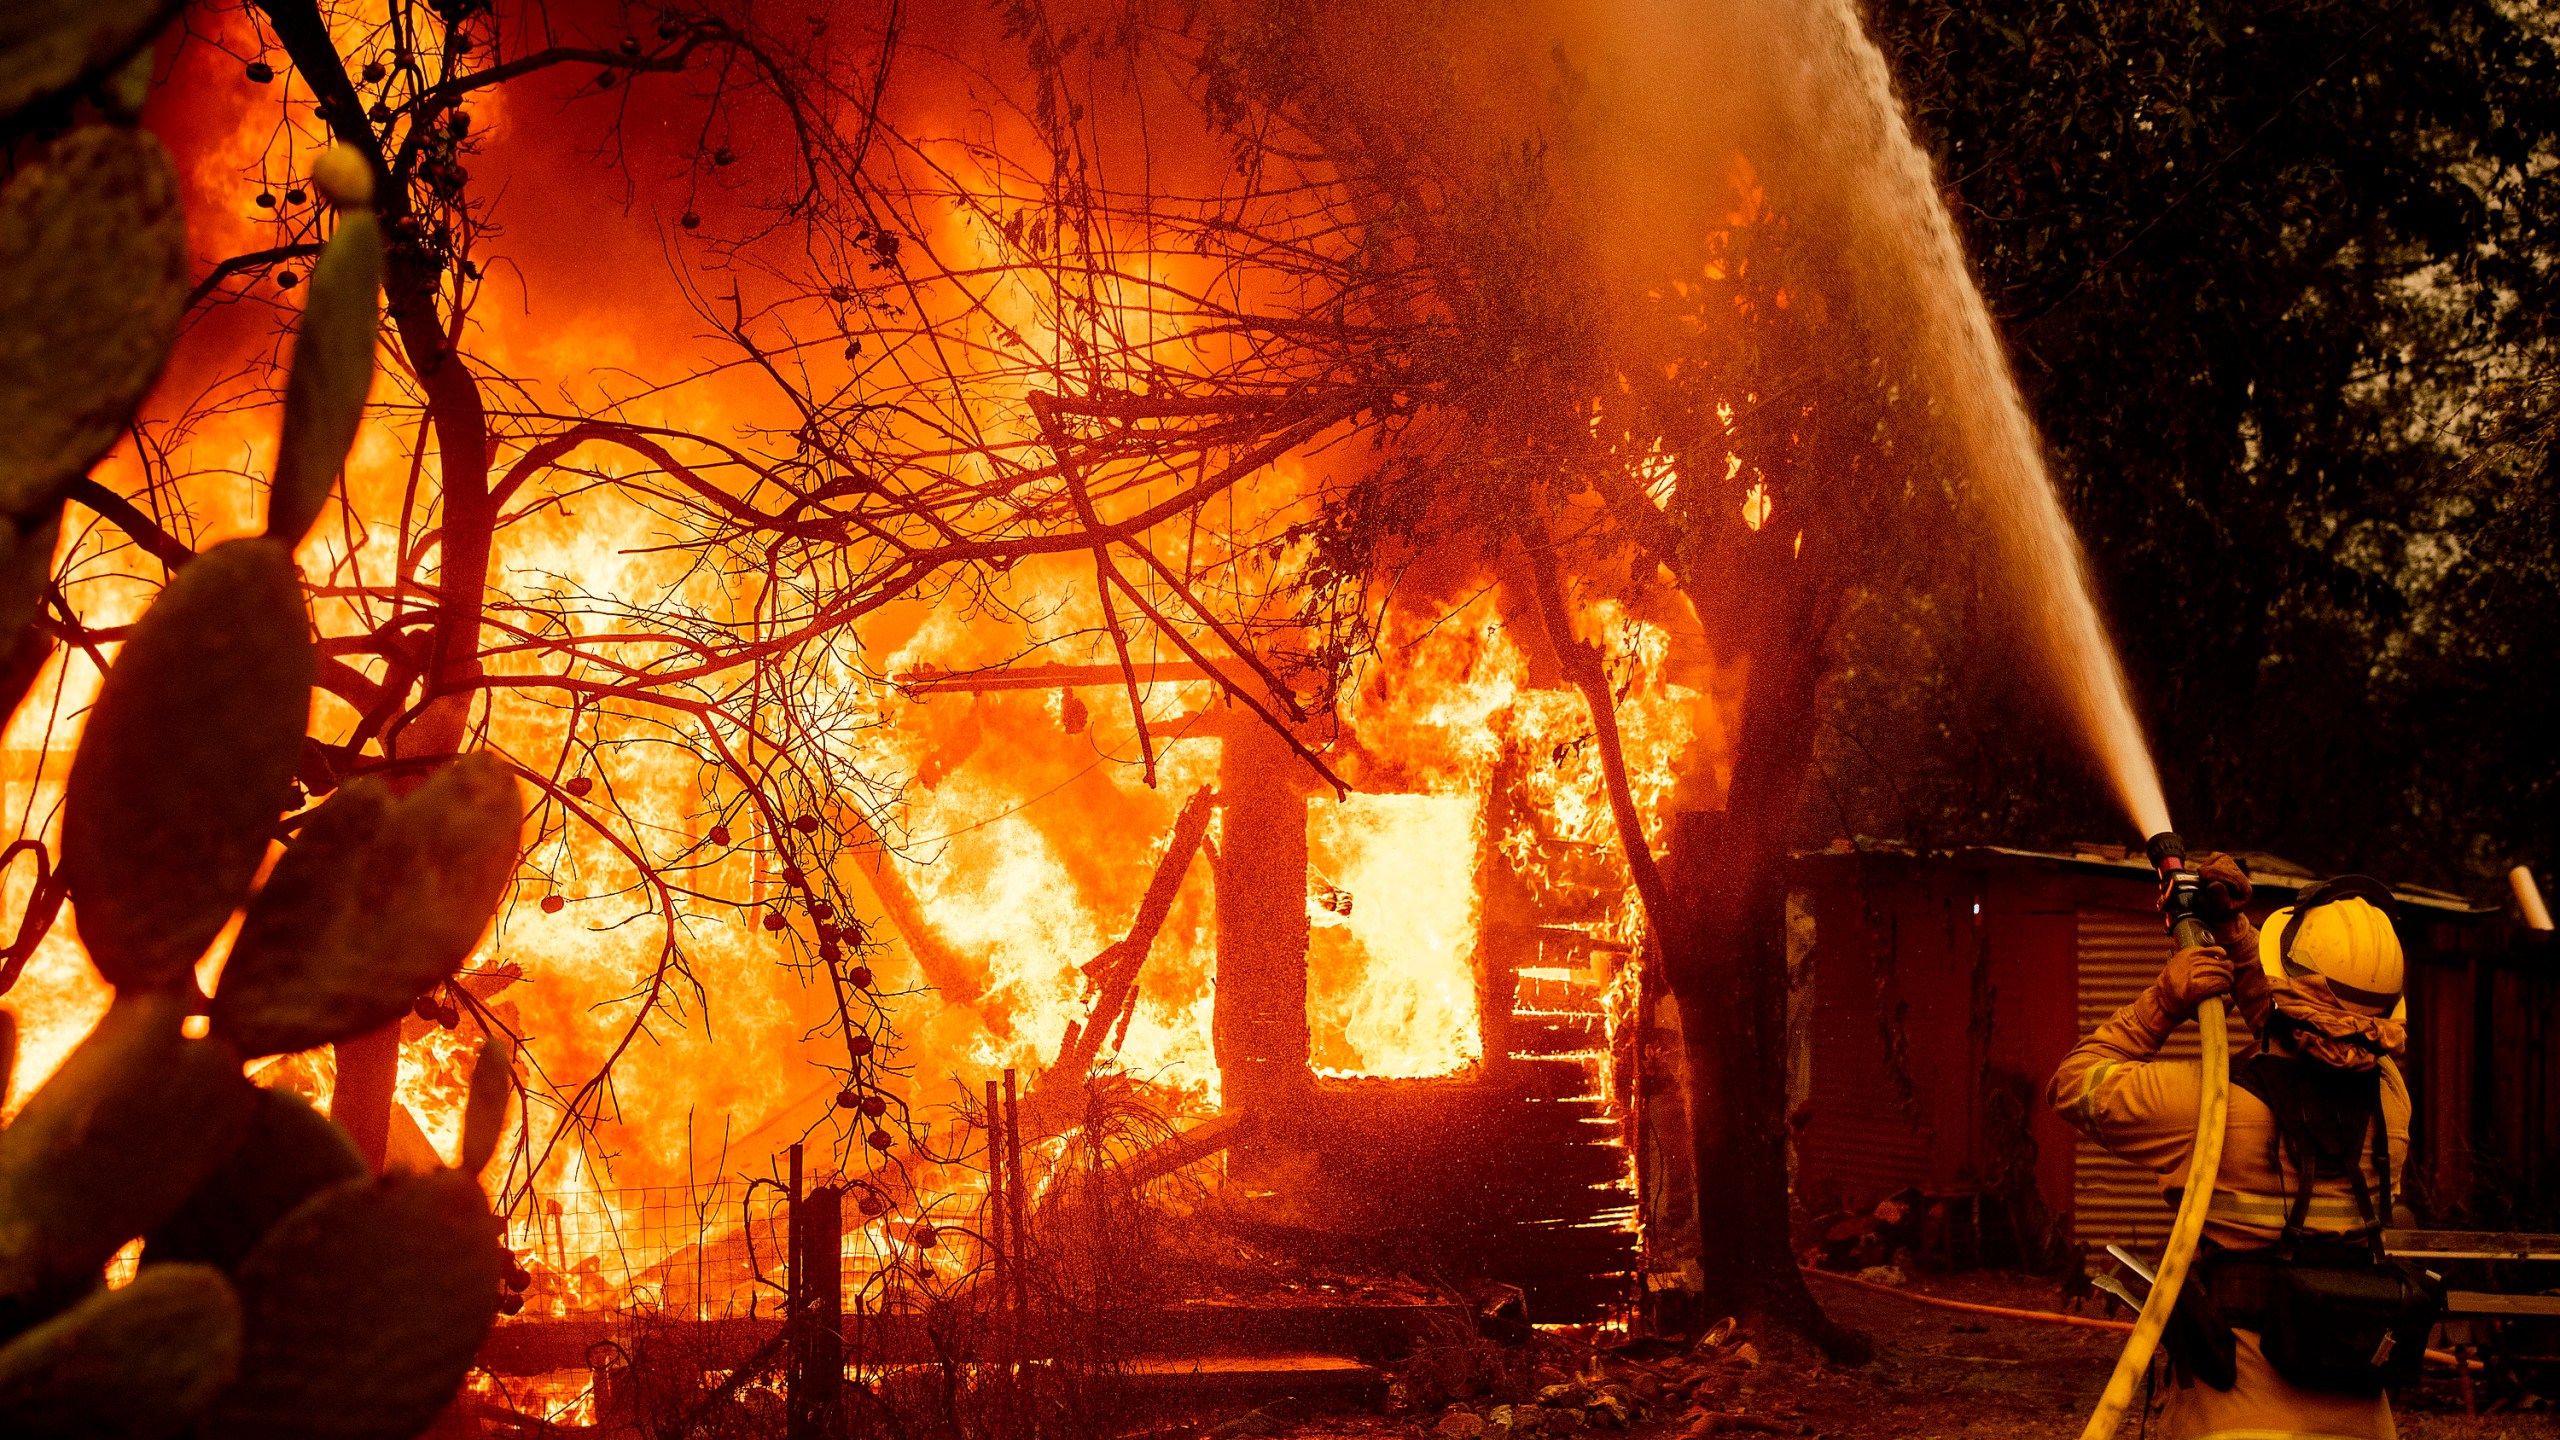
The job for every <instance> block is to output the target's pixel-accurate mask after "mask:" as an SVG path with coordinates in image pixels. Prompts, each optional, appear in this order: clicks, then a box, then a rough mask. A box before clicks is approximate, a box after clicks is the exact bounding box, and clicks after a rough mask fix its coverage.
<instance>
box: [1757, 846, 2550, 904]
mask: <svg viewBox="0 0 2560 1440" xmlns="http://www.w3.org/2000/svg"><path fill="white" fill-rule="evenodd" d="M1837 843H1838V842H1834V844H1835V845H1836V844H1837ZM1868 855H1889V856H1896V857H1900V858H1904V859H1909V860H1913V861H1937V862H1941V863H1947V864H1954V865H1968V866H1979V867H2004V866H2013V865H2014V866H2037V867H2050V868H2054V869H2060V870H2070V871H2077V872H2079V873H2081V874H2086V875H2108V876H2114V877H2117V878H2121V879H2127V880H2134V879H2139V880H2144V881H2148V880H2150V879H2151V875H2152V870H2151V862H2150V861H2148V860H2146V859H2145V858H2143V855H2142V852H2141V851H2140V850H2137V849H2134V848H2132V847H2130V846H2121V845H2096V844H2085V845H2081V846H2077V847H2075V848H2073V849H2071V850H2068V851H2062V850H2028V849H2022V848H2019V847H2017V846H2011V845H1966V846H1962V847H1959V848H1957V849H1954V850H1919V849H1915V848H1913V847H1911V846H1909V845H1906V844H1904V843H1902V842H1901V841H1899V840H1870V839H1867V838H1866V837H1864V836H1861V837H1859V839H1858V840H1857V841H1856V842H1854V847H1853V848H1851V849H1847V850H1841V849H1836V848H1835V849H1829V850H1800V851H1798V852H1796V855H1795V858H1796V859H1798V860H1809V861H1820V860H1826V859H1833V858H1839V859H1848V858H1853V857H1857V856H1868ZM2235 858H2237V859H2238V860H2239V861H2240V868H2241V869H2243V870H2246V871H2247V872H2248V873H2249V883H2250V884H2251V885H2253V886H2255V887H2257V888H2258V889H2259V890H2261V891H2268V892H2274V893H2276V894H2280V895H2292V894H2295V893H2296V892H2298V891H2300V890H2301V889H2302V887H2303V886H2305V885H2307V884H2310V883H2311V882H2312V881H2314V880H2316V879H2318V878H2319V877H2318V876H2316V875H2314V874H2313V873H2312V872H2311V871H2309V870H2306V869H2304V868H2303V867H2302V866H2299V865H2296V864H2294V863H2293V862H2291V861H2289V860H2285V859H2283V858H2281V857H2279V856H2275V855H2269V854H2267V853H2265V852H2264V851H2257V850H2244V851H2240V852H2238V853H2237V854H2236V856H2235ZM2391 894H2392V896H2393V898H2395V899H2397V900H2399V901H2400V903H2402V904H2404V905H2414V906H2417V907H2420V908H2422V909H2427V910H2434V911H2439V912H2442V913H2445V914H2449V915H2465V916H2489V915H2498V914H2503V913H2504V911H2503V909H2502V908H2501V907H2499V906H2496V905H2482V904H2478V903H2476V902H2474V901H2472V900H2469V899H2466V898H2464V897H2463V896H2460V895H2453V894H2448V893H2446V892H2445V891H2442V890H2434V889H2429V888H2428V887H2426V886H2423V885H2394V886H2392V887H2391Z"/></svg>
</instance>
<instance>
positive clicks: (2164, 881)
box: [2142, 830, 2214, 950]
mask: <svg viewBox="0 0 2560 1440" xmlns="http://www.w3.org/2000/svg"><path fill="white" fill-rule="evenodd" d="M2142 853H2143V854H2144V855H2146V856H2148V857H2150V860H2151V868H2152V869H2154V870H2157V871H2159V872H2160V914H2161V918H2163V919H2164V920H2166V921H2167V922H2168V930H2169V935H2170V937H2171V939H2172V940H2173V941H2174V942H2175V943H2176V944H2177V946H2178V948H2180V949H2182V950H2183V949H2190V948H2193V947H2195V946H2198V945H2210V944H2212V943H2214V942H2213V928H2212V927H2211V926H2209V925H2207V924H2205V922H2204V916H2203V915H2202V914H2201V913H2199V912H2200V911H2201V909H2202V902H2203V899H2204V886H2203V884H2202V883H2201V882H2199V881H2198V880H2197V879H2196V873H2195V872H2194V871H2192V870H2190V869H2188V868H2187V842H2186V841H2184V840H2182V839H2180V838H2178V832H2177V831H2175V830H2163V831H2161V832H2160V833H2159V834H2157V835H2154V836H2152V837H2151V838H2150V839H2149V840H2147V841H2145V842H2143V846H2142Z"/></svg>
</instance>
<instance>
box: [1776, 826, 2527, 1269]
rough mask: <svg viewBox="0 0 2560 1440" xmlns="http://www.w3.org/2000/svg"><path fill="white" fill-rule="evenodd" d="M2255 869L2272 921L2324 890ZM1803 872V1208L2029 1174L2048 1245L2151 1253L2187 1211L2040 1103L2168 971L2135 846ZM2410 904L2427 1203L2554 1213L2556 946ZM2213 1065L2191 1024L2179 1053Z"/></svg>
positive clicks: (2431, 1208)
mask: <svg viewBox="0 0 2560 1440" xmlns="http://www.w3.org/2000/svg"><path fill="white" fill-rule="evenodd" d="M2243 859H2244V861H2245V862H2246V864H2247V866H2248V869H2249V871H2250V875H2251V878H2252V879H2253V880H2254V881H2255V882H2256V884H2257V888H2258V895H2257V898H2256V901H2255V902H2254V903H2253V905H2252V907H2251V908H2252V910H2253V911H2255V912H2256V913H2257V915H2258V916H2259V918H2260V919H2261V920H2263V919H2264V917H2265V915H2266V913H2267V912H2268V911H2270V910H2272V909H2273V908H2275V907H2276V906H2278V905H2282V904H2286V903H2289V902H2290V901H2291V899H2292V897H2293V895H2294V893H2295V891H2296V890H2297V888H2298V887H2299V886H2301V885H2302V884H2304V883H2307V882H2308V881H2309V880H2310V878H2311V877H2310V876H2309V875H2308V874H2306V873H2304V872H2303V871H2301V870H2300V869H2299V868H2298V867H2293V866H2288V865H2285V864H2284V863H2283V862H2281V861H2278V860H2274V859H2273V858H2272V857H2266V856H2259V855H2255V854H2249V855H2244V856H2243ZM1791 882H1792V883H1793V885H1794V886H1795V887H1796V888H1797V889H1798V890H1799V891H1800V892H1802V894H1803V896H1804V899H1803V901H1802V902H1801V903H1803V904H1804V905H1805V906H1807V907H1809V909H1810V911H1811V912H1812V913H1815V914H1816V916H1817V929H1816V938H1815V942H1814V946H1813V951H1812V955H1813V963H1812V970H1813V975H1812V977H1811V979H1812V989H1813V992H1814V994H1813V1004H1812V1005H1811V1007H1810V1009H1811V1011H1812V1014H1811V1017H1810V1018H1811V1022H1812V1023H1811V1025H1810V1027H1809V1029H1810V1042H1811V1043H1810V1044H1809V1045H1808V1047H1807V1050H1808V1052H1809V1053H1808V1055H1807V1063H1808V1064H1809V1065H1810V1066H1811V1070H1812V1074H1811V1076H1810V1077H1809V1084H1808V1086H1807V1088H1808V1089H1809V1091H1810V1094H1811V1103H1810V1105H1808V1106H1807V1107H1806V1109H1807V1111H1808V1112H1809V1113H1808V1114H1806V1115H1803V1116H1800V1117H1799V1123H1800V1126H1801V1128H1800V1130H1799V1133H1798V1157H1799V1162H1800V1163H1799V1171H1798V1182H1799V1183H1798V1189H1797V1202H1798V1204H1799V1206H1800V1207H1802V1209H1803V1210H1804V1211H1805V1213H1806V1214H1807V1216H1808V1217H1810V1216H1811V1215H1814V1214H1819V1213H1820V1212H1822V1211H1824V1210H1827V1209H1830V1208H1832V1207H1834V1206H1847V1207H1850V1208H1855V1207H1857V1206H1858V1205H1859V1204H1860V1203H1861V1202H1865V1203H1872V1202H1873V1200H1874V1199H1875V1198H1877V1197H1878V1196H1880V1195H1882V1194H1885V1193H1889V1192H1890V1191H1892V1190H1894V1189H1896V1188H1899V1187H1900V1186H1903V1185H1920V1186H1923V1187H1924V1188H1928V1189H1932V1190H1939V1191H1956V1192H1960V1191H1964V1190H1967V1189H1973V1188H1983V1187H1992V1186H1999V1185H2004V1184H2013V1183H2014V1179H2013V1178H2004V1177H2015V1176H2016V1175H2017V1174H2018V1172H2019V1168H2020V1165H2021V1163H2022V1162H2023V1163H2028V1164H2031V1166H2032V1172H2033V1176H2034V1181H2033V1189H2034V1196H2033V1197H2032V1202H2033V1203H2034V1204H2037V1205H2040V1206H2041V1209H2042V1212H2043V1213H2042V1216H2041V1217H2037V1216H2029V1217H2027V1219H2026V1221H2025V1222H2024V1223H2026V1224H2028V1225H2030V1226H2034V1227H2036V1228H2037V1229H2038V1230H2040V1232H2041V1233H2042V1234H2043V1235H2044V1237H2045V1239H2046V1240H2047V1241H2048V1242H2060V1243H2067V1242H2068V1241H2069V1240H2072V1239H2078V1240H2082V1241H2086V1242H2088V1243H2091V1244H2097V1243H2103V1242H2106V1241H2120V1242H2133V1243H2142V1244H2156V1243H2157V1241H2158V1239H2159V1238H2160V1237H2161V1236H2162V1235H2164V1234H2165V1233H2166V1232H2167V1230H2168V1227H2169V1223H2170V1220H2171V1218H2172V1214H2171V1211H2170V1209H2169V1207H2168V1205H2167V1203H2166V1202H2165V1201H2164V1200H2163V1199H2162V1198H2161V1195H2160V1187H2159V1182H2158V1179H2157V1177H2155V1176H2153V1175H2151V1174H2149V1173H2146V1172H2144V1171H2140V1170H2137V1169H2135V1168H2134V1167H2132V1166H2128V1165H2125V1164H2123V1163H2122V1162H2120V1161H2117V1160H2115V1159H2114V1158H2112V1157H2110V1156H2108V1155H2107V1154H2106V1153H2105V1152H2104V1151H2102V1150H2100V1149H2098V1148H2097V1147H2096V1146H2094V1145H2091V1144H2089V1143H2087V1142H2086V1141H2083V1140H2081V1139H2080V1138H2079V1136H2078V1135H2077V1134H2076V1133H2074V1132H2072V1131H2071V1130H2070V1129H2069V1127H2068V1126H2067V1125H2065V1124H2064V1123H2063V1122H2062V1120H2061V1118H2060V1117H2059V1116H2057V1115H2055V1114H2054V1112H2053V1111H2052V1109H2051V1107H2050V1106H2048V1105H2046V1104H2045V1103H2044V1096H2043V1090H2044V1086H2045V1084H2046V1081H2047V1080H2048V1078H2049V1077H2050V1076H2051V1075H2052V1074H2053V1071H2054V1067H2055V1066H2056V1065H2057V1064H2058V1063H2059V1062H2060V1061H2061V1059H2062V1057H2063V1055H2064V1053H2065V1052H2067V1051H2068V1050H2069V1049H2070V1048H2071V1047H2072V1046H2074V1045H2076V1044H2078V1043H2079V1041H2080V1040H2081V1038H2082V1037H2084V1036H2086V1035H2087V1034H2088V1033H2089V1032H2090V1031H2091V1030H2094V1029H2095V1028H2097V1027H2098V1026H2099V1025H2100V1024H2102V1023H2104V1022H2105V1021H2106V1019H2107V1018H2108V1017H2109V1016H2110V1015H2112V1014H2114V1013H2115V1011H2116V1010H2117V1009H2118V1008H2119V1007H2121V1006H2123V1005H2124V1004H2126V1003H2127V1002H2129V1001H2131V1000H2132V999H2133V998H2134V996H2136V995H2138V994H2140V993H2141V991H2142V988H2143V987H2144V986H2146V985H2148V984H2150V982H2151V980H2152V979H2153V977H2155V976H2156V975H2158V973H2159V970H2160V966H2161V964H2162V963H2163V962H2164V961H2165V960H2166V959H2167V958H2168V954H2169V942H2168V937H2167V936H2166V935H2165V934H2163V933H2162V931H2161V926H2160V918H2159V914H2158V912H2157V910H2156V909H2155V908H2153V907H2154V896H2155V894H2156V884H2157V882H2156V881H2155V879H2154V878H2153V876H2152V874H2151V872H2150V869H2149V867H2148V866H2146V865H2145V864H2144V863H2143V862H2142V859H2141V858H2140V856H2139V855H2138V854H2135V853H2133V852H2131V851H2128V850H2124V849H2121V848H2118V847H2107V846H2084V847H2081V848H2080V849H2079V850H2077V851H2075V852H2073V853H2067V854H2064V853H2045V852H2036V851H2027V850H2014V849H2005V848H1994V847H1978V848H1972V849H1966V850H1960V851H1956V852H1953V853H1947V852H1937V853H1921V852H1915V851H1913V850H1911V849H1908V848H1906V847H1901V846H1895V845H1888V844H1880V843H1865V844H1860V845H1856V846H1847V845H1842V846H1835V847H1834V848H1833V849H1832V850H1829V851H1826V852H1820V853H1815V854H1807V855H1802V856H1799V857H1797V860H1796V862H1795V866H1794V869H1793V871H1792V873H1791ZM2395 890H2396V893H2397V894H2398V895H2399V897H2400V900H2401V903H2402V906H2403V915H2402V925H2401V940H2402V943H2403V944H2404V945H2405V946H2407V947H2408V949H2409V955H2410V961H2411V965H2412V967H2413V971H2412V976H2411V982H2410V1021H2411V1031H2412V1033H2411V1039H2412V1045H2411V1052H2412V1053H2411V1056H2410V1063H2409V1065H2408V1067H2407V1071H2408V1074H2409V1078H2410V1083H2411V1088H2412V1091H2413V1092H2414V1098H2415V1100H2416V1101H2417V1107H2418V1111H2417V1119H2418V1124H2417V1127H2416V1129H2417V1133H2416V1134H2415V1135H2414V1136H2413V1139H2414V1141H2415V1151H2414V1156H2413V1160H2414V1163H2413V1165H2412V1172H2413V1174H2412V1179H2413V1182H2414V1183H2413V1184H2412V1186H2411V1187H2410V1188H2411V1194H2410V1196H2409V1198H2410V1200H2411V1203H2412V1204H2414V1205H2416V1206H2417V1207H2419V1208H2420V1209H2421V1211H2422V1213H2424V1214H2426V1215H2428V1216H2429V1218H2431V1219H2438V1220H2442V1221H2445V1222H2446V1223H2464V1222H2468V1221H2471V1220H2477V1221H2479V1222H2481V1223H2483V1224H2521V1223H2522V1222H2521V1219H2520V1218H2519V1217H2525V1216H2528V1215H2541V1214H2545V1213H2548V1211H2549V1209H2550V1207H2552V1206H2555V1205H2560V1163H2555V1161H2554V1159H2553V1157H2554V1156H2555V1155H2560V1043H2548V1042H2550V1040H2551V1034H2552V1033H2560V1020H2552V1019H2550V1018H2549V1017H2552V1016H2560V945H2553V944H2548V943H2542V942H2538V941H2533V940H2529V939H2519V938H2518V937H2519V936H2520V935H2521V934H2522V932H2518V931H2515V930H2513V929H2512V927H2510V926H2509V924H2508V923H2507V920H2506V918H2505V917H2504V916H2503V914H2502V913H2501V912H2500V911H2498V910H2497V909H2496V908H2494V907H2489V906H2475V905H2472V904H2470V903H2469V902H2467V901H2465V900H2463V899H2462V898H2461V897H2459V896H2455V895H2447V894H2442V893H2439V892H2434V891H2427V890H2420V889H2416V888H2414V887H2405V886H2404V887H2395ZM2197 1056H2198V1047H2197V1037H2196V1033H2195V1030H2194V1027H2192V1026H2187V1027H2182V1029H2181V1030H2180V1031H2179V1033H2177V1034H2176V1035H2173V1036H2172V1037H2171V1038H2170V1042H2169V1046H2168V1051H2167V1058H2172V1059H2194V1058H2197ZM2022 1100H2023V1103H2024V1107H2025V1109H2026V1110H2027V1112H2028V1113H2027V1114H2026V1116H2025V1127H2024V1128H2025V1129H2026V1131H2027V1132H2028V1134H2027V1135H2026V1136H2025V1137H2024V1141H2023V1145H2022V1144H2021V1142H2020V1137H2019V1136H2018V1135H2017V1133H2016V1132H2017V1130H2018V1128H2019V1126H2018V1122H2017V1119H2016V1112H2017V1109H2018V1108H2019V1105H2020V1103H2021V1101H2022ZM2022 1151H2023V1154H2022ZM2043 1220H2050V1221H2052V1222H2055V1223H2053V1224H2052V1225H2051V1227H2050V1228H2045V1227H2044V1226H2043V1225H2042V1223H2041V1222H2042V1221H2043Z"/></svg>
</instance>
